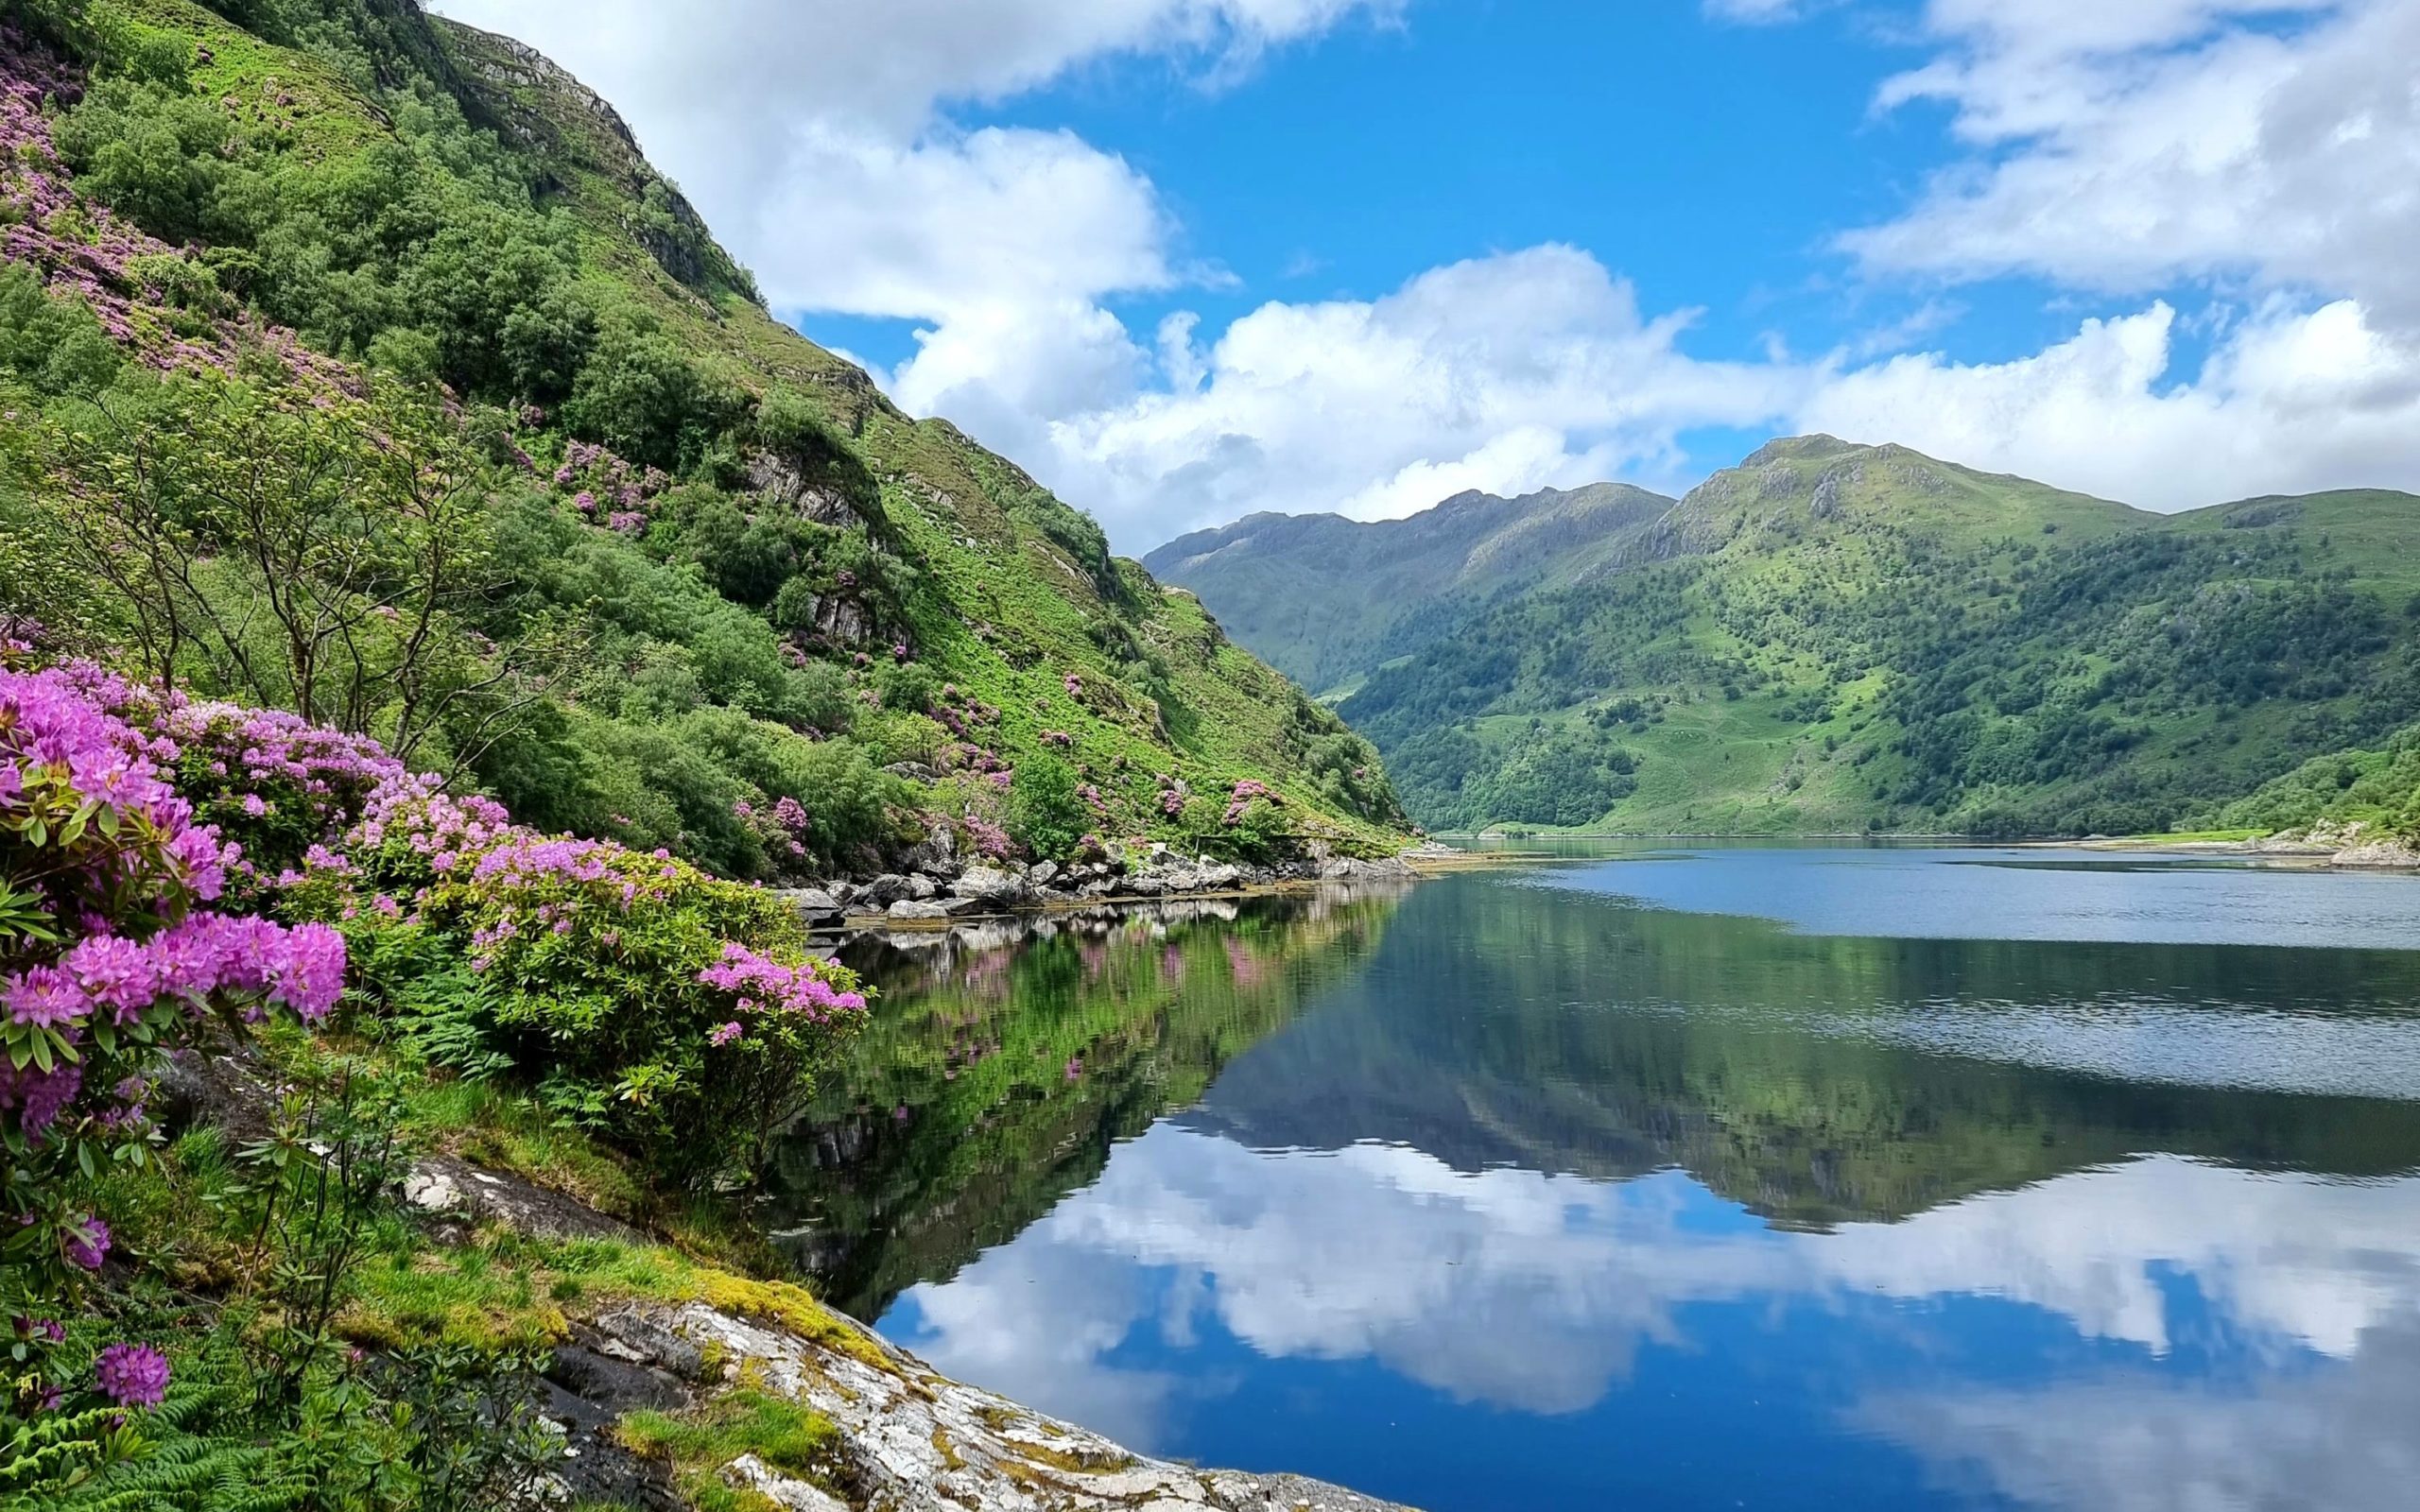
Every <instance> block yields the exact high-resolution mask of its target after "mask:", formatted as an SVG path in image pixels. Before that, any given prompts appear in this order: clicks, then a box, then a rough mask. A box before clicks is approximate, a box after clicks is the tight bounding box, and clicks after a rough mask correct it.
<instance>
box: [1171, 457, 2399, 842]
mask: <svg viewBox="0 0 2420 1512" xmlns="http://www.w3.org/2000/svg"><path fill="white" fill-rule="evenodd" d="M1365 528H1366V527H1365ZM1617 539H1618V545H1617V547H1616V552H1617V557H1618V560H1617V564H1616V565H1613V566H1611V567H1606V568H1600V569H1597V570H1595V571H1594V572H1593V573H1584V572H1582V573H1567V574H1563V575H1561V576H1560V577H1558V575H1557V574H1556V573H1555V572H1554V571H1553V570H1552V569H1548V570H1547V572H1546V573H1544V574H1543V575H1542V576H1541V586H1540V587H1538V588H1536V589H1534V590H1531V591H1528V592H1519V593H1513V594H1509V595H1505V596H1503V597H1501V598H1500V599H1499V600H1498V601H1496V602H1495V603H1493V604H1491V605H1489V606H1487V607H1484V608H1482V609H1479V610H1476V611H1473V612H1468V613H1465V614H1462V615H1461V616H1460V617H1458V618H1457V620H1456V621H1455V623H1454V624H1453V625H1452V627H1451V631H1450V633H1435V634H1432V636H1431V638H1430V642H1429V644H1427V645H1426V647H1424V648H1423V649H1421V650H1419V651H1418V652H1417V653H1416V654H1414V655H1411V656H1409V658H1406V659H1401V660H1397V661H1395V662H1392V663H1389V664H1371V663H1365V664H1364V665H1363V666H1361V667H1359V668H1357V669H1353V670H1351V671H1348V672H1345V673H1343V674H1341V676H1340V680H1345V681H1351V682H1353V683H1354V688H1355V691H1354V692H1353V694H1352V696H1350V697H1349V698H1346V699H1344V700H1343V701H1342V702H1341V703H1340V705H1339V709H1340V713H1343V714H1344V715H1345V717H1346V718H1347V719H1348V720H1350V721H1352V722H1353V723H1354V725H1355V726H1356V728H1357V729H1359V730H1362V731H1364V732H1365V733H1367V734H1369V735H1370V736H1371V737H1372V739H1373V740H1374V741H1375V742H1376V743H1377V745H1378V747H1379V748H1380V750H1381V751H1382V752H1384V753H1385V755H1386V756H1387V758H1388V761H1389V763H1390V765H1391V769H1392V772H1393V774H1394V776H1395V780H1396V782H1398V783H1399V784H1400V786H1401V788H1402V791H1403V793H1404V795H1405V798H1406V801H1407V802H1408V804H1409V806H1410V808H1411V809H1412V811H1413V813H1414V814H1415V815H1416V816H1419V817H1420V818H1422V819H1423V820H1424V821H1425V822H1427V823H1429V824H1431V825H1435V826H1439V827H1448V828H1474V829H1475V828H1480V827H1484V826H1487V825H1490V824H1506V823H1509V824H1515V825H1535V826H1547V825H1559V826H1570V827H1587V828H1596V829H1607V830H1617V831H1628V832H1639V833H1850V832H1870V831H1894V832H1895V831H1910V832H1920V833H2130V832H2143V831H2153V830H2166V829H2169V828H2171V827H2174V826H2175V825H2178V824H2180V823H2183V822H2186V821H2187V820H2190V819H2193V818H2195V817H2197V816H2206V815H2207V814H2209V813H2210V812H2211V811H2213V810H2215V809H2217V808H2219V807H2221V806H2222V805H2223V804H2225V803H2226V802H2228V801H2229V800H2232V799H2237V798H2238V797H2240V796H2241V795H2244V794H2246V793H2249V792H2251V791H2252V790H2253V789H2255V788H2256V787H2258V786H2259V785H2260V784H2261V783H2263V782H2268V781H2270V780H2272V779H2273V778H2276V777H2279V776H2280V775H2282V774H2284V773H2286V772H2288V771H2290V770H2291V769H2292V768H2294V767H2295V766H2296V765H2298V764H2300V763H2303V762H2305V761H2308V760H2309V759H2311V758H2313V757H2316V756H2321V755H2324V754H2328V753H2332V752H2335V751H2338V750H2342V749H2345V748H2348V747H2359V746H2362V745H2365V744H2368V743H2373V742H2375V741H2377V740H2378V739H2379V738H2380V737H2382V736H2384V735H2385V734H2386V733H2387V732H2389V731H2391V730H2395V729H2397V728H2398V727H2400V726H2402V725H2403V724H2405V723H2407V722H2409V721H2410V720H2411V719H2412V718H2413V717H2414V716H2415V714H2420V622H2415V620H2414V619H2413V617H2412V615H2411V613H2410V612H2409V609H2410V606H2411V604H2412V603H2413V600H2414V593H2415V591H2420V564H2415V562H2414V558H2413V552H2412V547H2413V546H2414V545H2415V544H2420V500H2415V499H2413V498H2411V497H2410V496H2408V495H2403V494H2397V493H2385V492H2348V493H2333V494H2323V495H2314V496H2311V497H2308V498H2298V499H2256V500H2247V501H2243V502H2241V503H2238V504H2232V505H2224V506H2220V507H2213V508H2209V509H2204V510H2199V511H2195V512H2193V513H2190V514H2186V515H2181V516H2174V517H2162V516H2157V515H2151V514H2146V513H2143V512H2141V511H2138V510H2135V509H2131V508H2128V507H2124V506H2122V505H2118V504H2112V503H2108V502H2105V501H2101V500H2097V499H2090V498H2085V497H2083V496H2080V495H2076V494H2071V493H2066V492H2062V491H2060V490H2053V489H2049V488H2047V487H2044V486H2042V485H2039V484H2034V483H2030V482H2027V481H2025V480H2023V479H2018V478H2012V477H2006V476H1999V475H1990V474H1983V473H1979V472H1973V471H1971V470H1968V469H1964V468H1961V467H1957V466H1954V465H1952V464H1949V463H1945V462H1940V461H1936V460H1934V459H1932V458H1929V457H1925V456H1922V455H1918V454H1916V453H1913V452H1910V451H1908V450H1907V449H1905V448H1902V447H1892V446H1879V447H1867V446H1854V445H1850V444H1848V443H1845V442H1841V441H1838V440H1834V439H1832V438H1828V437H1809V438H1798V439H1794V440H1787V441H1777V442H1775V443H1773V444H1772V445H1770V446H1768V447H1766V448H1764V449H1763V450H1761V451H1759V452H1758V453H1757V454H1756V455H1754V456H1751V457H1750V458H1748V459H1747V461H1746V462H1745V463H1743V464H1742V465H1741V466H1739V467H1738V468H1736V469H1733V470H1731V471H1729V472H1722V473H1720V474H1718V475H1717V476H1715V477H1713V478H1711V479H1709V480H1708V481H1707V482H1706V483H1705V484H1704V485H1703V486H1702V487H1700V488H1698V489H1696V490H1692V491H1691V492H1690V493H1689V495H1688V496H1687V497H1686V498H1685V499H1683V500H1682V501H1681V502H1680V503H1679V504H1678V505H1677V506H1675V507H1673V508H1672V509H1670V510H1669V511H1668V513H1666V514H1665V515H1663V516H1662V517H1660V518H1659V519H1657V520H1656V521H1654V522H1653V523H1652V524H1648V525H1645V526H1636V525H1633V526H1627V527H1625V528H1624V529H1622V530H1621V531H1619V532H1618V533H1617ZM1190 571H1191V569H1190V568H1188V567H1186V566H1184V565H1183V564H1177V563H1171V564H1170V565H1169V574H1170V576H1172V577H1173V578H1174V579H1175V580H1177V581H1180V582H1188V583H1189V585H1191V586H1198V587H1199V589H1200V591H1201V593H1203V596H1204V598H1205V600H1206V602H1208V604H1209V605H1210V607H1211V608H1212V609H1213V610H1214V611H1216V610H1221V609H1222V608H1223V598H1224V595H1223V593H1222V591H1221V590H1220V589H1219V587H1218V586H1216V585H1215V584H1214V583H1211V582H1206V581H1205V582H1201V583H1200V584H1198V585H1194V584H1191V582H1190V579H1189V577H1188V573H1189V572H1190ZM1339 591H1340V592H1342V591H1343V590H1342V589H1340V590H1339ZM1257 648H1258V649H1261V650H1262V651H1263V653H1264V654H1268V655H1271V656H1278V657H1293V658H1301V657H1305V656H1308V655H1310V654H1309V653H1305V652H1302V651H1300V650H1297V649H1295V648H1293V647H1290V646H1286V645H1281V644H1271V643H1269V642H1262V643H1259V644H1258V647H1257Z"/></svg>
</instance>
